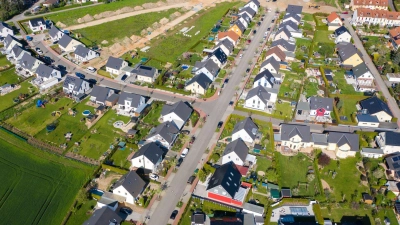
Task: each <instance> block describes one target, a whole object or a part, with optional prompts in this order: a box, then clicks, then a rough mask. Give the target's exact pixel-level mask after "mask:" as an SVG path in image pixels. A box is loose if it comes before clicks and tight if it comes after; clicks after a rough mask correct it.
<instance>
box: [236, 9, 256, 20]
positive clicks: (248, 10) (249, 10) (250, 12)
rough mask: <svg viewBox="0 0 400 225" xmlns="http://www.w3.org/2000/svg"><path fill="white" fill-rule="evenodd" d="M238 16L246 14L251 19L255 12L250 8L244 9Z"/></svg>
mask: <svg viewBox="0 0 400 225" xmlns="http://www.w3.org/2000/svg"><path fill="white" fill-rule="evenodd" d="M238 14H239V15H243V14H247V16H249V17H250V18H251V19H253V17H254V16H255V15H256V11H254V10H253V9H252V8H251V7H244V8H241V9H240V10H239V13H238Z"/></svg>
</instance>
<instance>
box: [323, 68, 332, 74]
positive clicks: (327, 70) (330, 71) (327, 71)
mask: <svg viewBox="0 0 400 225" xmlns="http://www.w3.org/2000/svg"><path fill="white" fill-rule="evenodd" d="M324 73H325V75H327V74H331V73H332V70H331V69H324Z"/></svg>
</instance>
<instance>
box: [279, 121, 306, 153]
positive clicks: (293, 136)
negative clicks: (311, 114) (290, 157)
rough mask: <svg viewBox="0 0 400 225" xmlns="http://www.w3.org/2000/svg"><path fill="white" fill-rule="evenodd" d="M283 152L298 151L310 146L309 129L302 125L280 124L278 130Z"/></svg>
mask: <svg viewBox="0 0 400 225" xmlns="http://www.w3.org/2000/svg"><path fill="white" fill-rule="evenodd" d="M275 142H278V144H279V142H280V143H281V146H282V148H283V150H287V149H292V150H300V149H301V148H308V147H311V146H312V142H311V133H310V127H309V126H304V125H294V124H282V125H281V128H280V140H275Z"/></svg>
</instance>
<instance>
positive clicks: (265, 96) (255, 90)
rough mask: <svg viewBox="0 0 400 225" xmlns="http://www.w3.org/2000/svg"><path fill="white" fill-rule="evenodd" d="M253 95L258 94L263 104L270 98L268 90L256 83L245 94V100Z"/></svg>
mask: <svg viewBox="0 0 400 225" xmlns="http://www.w3.org/2000/svg"><path fill="white" fill-rule="evenodd" d="M254 96H258V98H259V99H260V100H261V101H262V102H264V104H267V103H268V101H269V99H270V98H271V94H270V93H268V91H267V90H266V89H265V88H264V87H263V86H261V85H258V86H257V87H255V88H253V89H251V90H250V91H249V92H248V93H247V96H246V101H247V100H248V99H250V98H252V97H254Z"/></svg>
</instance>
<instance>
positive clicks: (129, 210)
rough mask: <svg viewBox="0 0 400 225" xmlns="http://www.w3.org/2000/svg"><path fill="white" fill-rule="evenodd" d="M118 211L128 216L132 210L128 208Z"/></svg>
mask: <svg viewBox="0 0 400 225" xmlns="http://www.w3.org/2000/svg"><path fill="white" fill-rule="evenodd" d="M119 211H120V212H122V213H125V214H128V215H131V214H132V212H133V210H132V209H131V208H128V207H122V208H121V209H120V210H119Z"/></svg>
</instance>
